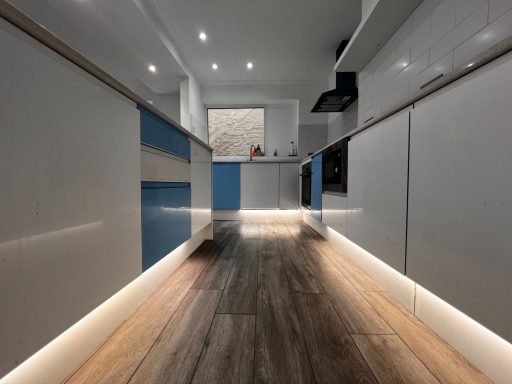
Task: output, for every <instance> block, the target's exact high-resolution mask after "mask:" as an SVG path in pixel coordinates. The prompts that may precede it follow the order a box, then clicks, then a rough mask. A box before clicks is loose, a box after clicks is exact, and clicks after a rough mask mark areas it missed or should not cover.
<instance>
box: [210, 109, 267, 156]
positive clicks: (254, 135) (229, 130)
mask: <svg viewBox="0 0 512 384" xmlns="http://www.w3.org/2000/svg"><path fill="white" fill-rule="evenodd" d="M208 136H209V143H210V146H211V147H212V148H213V154H214V156H249V148H250V146H251V144H254V146H257V145H258V144H259V145H260V148H261V151H262V152H264V151H265V148H264V146H265V145H264V144H265V109H264V108H208Z"/></svg>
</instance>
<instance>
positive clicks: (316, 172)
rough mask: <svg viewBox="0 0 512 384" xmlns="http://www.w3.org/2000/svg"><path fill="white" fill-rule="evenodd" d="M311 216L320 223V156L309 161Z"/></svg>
mask: <svg viewBox="0 0 512 384" xmlns="http://www.w3.org/2000/svg"><path fill="white" fill-rule="evenodd" d="M311 215H312V216H313V218H315V219H316V220H318V221H322V154H321V153H320V154H318V155H316V156H313V158H312V159H311Z"/></svg>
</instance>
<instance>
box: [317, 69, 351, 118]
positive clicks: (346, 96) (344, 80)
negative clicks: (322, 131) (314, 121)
mask: <svg viewBox="0 0 512 384" xmlns="http://www.w3.org/2000/svg"><path fill="white" fill-rule="evenodd" d="M357 96H358V93H357V87H356V73H355V72H336V88H335V89H331V90H330V91H327V92H324V93H322V94H321V95H320V97H319V98H318V101H317V102H316V104H315V106H314V107H313V109H312V110H311V112H343V111H344V110H345V109H347V108H348V106H349V105H350V104H352V103H353V102H354V101H355V100H357Z"/></svg>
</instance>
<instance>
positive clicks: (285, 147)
mask: <svg viewBox="0 0 512 384" xmlns="http://www.w3.org/2000/svg"><path fill="white" fill-rule="evenodd" d="M327 86H328V84H327V82H325V83H308V82H306V83H292V84H289V83H284V84H267V83H264V84H254V83H251V84H245V85H244V84H215V85H212V84H207V85H204V86H203V101H204V104H205V105H206V106H227V105H235V106H243V105H258V106H261V105H264V106H265V108H266V121H265V122H266V128H267V129H266V131H265V134H266V139H265V140H266V155H268V156H272V155H273V153H274V149H277V151H278V154H279V156H287V155H288V153H289V150H290V149H289V148H290V141H292V140H293V141H295V142H296V143H297V142H298V145H297V150H298V152H299V150H300V149H301V146H302V150H301V154H302V153H307V151H310V152H312V151H315V150H317V149H319V148H320V147H322V146H324V145H325V144H326V142H325V134H324V133H322V134H321V136H320V137H315V138H314V142H313V145H311V143H310V144H309V145H306V146H304V145H303V144H302V143H301V141H300V134H299V126H303V125H304V126H305V128H304V129H303V131H302V136H303V137H309V136H308V132H312V131H311V130H310V129H309V128H310V127H312V126H317V127H320V130H321V131H324V129H325V128H323V127H326V123H327V114H326V113H316V114H315V113H310V110H311V108H312V107H313V105H314V103H315V102H316V100H317V98H318V96H320V94H321V93H322V92H325V91H326V90H327ZM322 126H323V127H322ZM315 143H319V144H318V145H315ZM320 144H321V145H320Z"/></svg>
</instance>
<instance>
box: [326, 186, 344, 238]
mask: <svg viewBox="0 0 512 384" xmlns="http://www.w3.org/2000/svg"><path fill="white" fill-rule="evenodd" d="M347 204H348V199H347V197H346V196H342V195H335V194H327V193H324V194H323V195H322V222H323V223H324V224H325V225H327V226H328V227H331V228H332V229H334V230H335V231H336V232H338V233H339V234H341V235H343V236H346V235H347Z"/></svg>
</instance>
